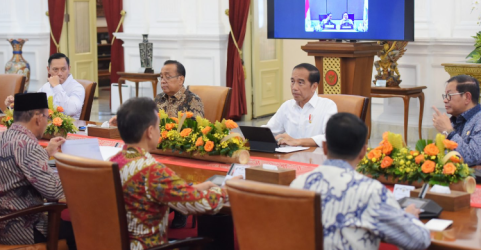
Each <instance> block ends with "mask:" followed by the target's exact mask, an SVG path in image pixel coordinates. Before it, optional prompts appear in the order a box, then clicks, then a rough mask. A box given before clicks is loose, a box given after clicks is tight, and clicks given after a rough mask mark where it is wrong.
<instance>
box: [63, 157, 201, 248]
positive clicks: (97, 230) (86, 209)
mask: <svg viewBox="0 0 481 250" xmlns="http://www.w3.org/2000/svg"><path fill="white" fill-rule="evenodd" d="M55 160H56V166H57V169H58V173H59V175H60V180H61V181H62V186H63V190H64V193H65V197H66V198H67V201H68V208H69V211H70V218H71V220H72V225H73V230H74V233H75V241H76V243H77V248H78V249H95V250H129V249H130V242H129V234H128V230H127V216H126V212H125V204H124V196H123V191H122V184H121V181H120V173H119V167H118V165H117V163H113V162H108V161H98V160H91V159H86V158H80V157H75V156H70V155H66V154H62V153H57V154H55ZM208 242H209V240H206V239H205V238H191V239H187V240H181V241H176V242H174V243H168V244H164V245H162V246H156V247H153V248H149V249H151V250H153V249H174V248H179V247H185V246H190V245H191V244H205V243H208Z"/></svg>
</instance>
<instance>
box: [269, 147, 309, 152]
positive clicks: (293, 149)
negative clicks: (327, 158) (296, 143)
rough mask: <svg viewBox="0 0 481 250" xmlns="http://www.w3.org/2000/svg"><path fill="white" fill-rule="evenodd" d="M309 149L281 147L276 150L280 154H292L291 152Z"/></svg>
mask: <svg viewBox="0 0 481 250" xmlns="http://www.w3.org/2000/svg"><path fill="white" fill-rule="evenodd" d="M308 148H309V147H289V146H288V147H279V148H276V152H279V153H291V152H296V151H301V150H306V149H308Z"/></svg>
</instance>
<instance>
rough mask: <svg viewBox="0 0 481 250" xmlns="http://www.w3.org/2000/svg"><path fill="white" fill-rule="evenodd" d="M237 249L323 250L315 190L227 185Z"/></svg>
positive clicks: (242, 183) (248, 183)
mask: <svg viewBox="0 0 481 250" xmlns="http://www.w3.org/2000/svg"><path fill="white" fill-rule="evenodd" d="M226 186H227V192H228V193H229V200H230V203H231V210H232V216H233V218H234V225H235V231H236V234H237V237H238V242H239V247H240V249H249V250H264V249H277V250H283V249H286V250H287V249H316V250H317V249H322V248H323V237H324V236H323V234H322V222H321V198H320V195H319V194H317V193H315V192H314V191H309V190H300V189H293V188H289V187H286V186H281V185H274V184H266V183H260V182H254V181H245V180H229V181H227V183H226Z"/></svg>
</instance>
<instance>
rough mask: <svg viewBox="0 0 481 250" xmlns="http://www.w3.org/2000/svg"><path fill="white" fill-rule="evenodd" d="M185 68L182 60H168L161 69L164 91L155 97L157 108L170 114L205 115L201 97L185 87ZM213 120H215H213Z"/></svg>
mask: <svg viewBox="0 0 481 250" xmlns="http://www.w3.org/2000/svg"><path fill="white" fill-rule="evenodd" d="M184 81H185V68H184V65H182V64H181V63H180V62H178V61H175V60H167V61H166V62H165V63H164V66H163V67H162V70H161V71H160V77H159V82H160V87H161V88H162V91H164V93H161V94H158V95H157V96H156V97H155V103H157V108H159V109H163V110H165V112H166V113H167V114H168V115H169V116H174V117H177V113H178V112H179V111H182V112H187V111H189V112H192V113H194V117H196V116H198V115H199V116H201V117H204V104H203V103H202V100H200V97H199V96H197V95H196V94H194V93H192V92H191V91H190V90H189V89H188V88H185V87H184ZM212 122H213V121H212Z"/></svg>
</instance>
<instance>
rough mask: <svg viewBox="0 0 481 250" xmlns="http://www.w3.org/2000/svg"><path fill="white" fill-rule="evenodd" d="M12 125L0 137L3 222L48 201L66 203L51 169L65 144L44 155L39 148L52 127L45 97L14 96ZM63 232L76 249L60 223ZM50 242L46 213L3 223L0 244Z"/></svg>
mask: <svg viewBox="0 0 481 250" xmlns="http://www.w3.org/2000/svg"><path fill="white" fill-rule="evenodd" d="M13 119H14V121H15V122H14V123H13V124H12V126H11V127H10V128H9V129H8V130H7V131H5V132H3V133H1V134H0V145H1V147H0V194H1V195H0V216H4V215H7V214H10V213H13V212H16V211H19V210H23V209H26V208H29V207H35V206H38V205H41V204H43V202H44V199H51V200H58V199H60V198H62V197H64V194H63V189H62V184H61V183H60V179H59V177H58V175H57V174H56V173H55V172H54V171H53V170H52V169H51V168H50V167H49V166H48V159H49V158H50V157H51V156H53V155H54V154H55V153H56V152H57V151H58V148H59V147H60V145H61V144H63V143H64V142H65V139H64V138H62V137H55V138H53V139H51V140H50V142H49V144H48V146H47V148H45V149H44V148H42V146H40V145H39V144H38V139H40V138H41V137H42V135H43V133H44V132H45V129H46V128H47V124H48V120H47V119H48V104H47V95H46V94H45V93H27V94H16V95H15V112H14V113H13ZM60 230H61V231H60V232H59V233H60V238H66V239H67V244H68V245H69V248H70V249H75V240H74V239H73V231H72V226H71V224H70V223H69V222H62V223H61V229H60ZM69 233H70V234H69ZM47 236H48V235H47V217H46V216H45V214H43V213H39V214H35V215H29V216H22V217H17V218H15V219H11V220H8V221H5V222H1V223H0V244H7V245H23V244H34V243H39V242H46V240H47Z"/></svg>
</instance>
